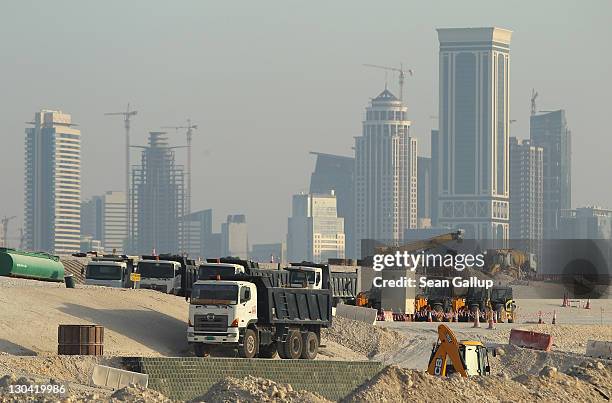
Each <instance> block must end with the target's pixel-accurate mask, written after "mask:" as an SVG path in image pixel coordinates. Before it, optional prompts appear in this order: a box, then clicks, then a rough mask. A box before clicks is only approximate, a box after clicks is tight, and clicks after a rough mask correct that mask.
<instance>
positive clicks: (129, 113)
mask: <svg viewBox="0 0 612 403" xmlns="http://www.w3.org/2000/svg"><path fill="white" fill-rule="evenodd" d="M137 113H138V111H134V110H130V104H129V103H128V104H127V108H126V109H125V112H108V113H105V114H104V115H106V116H123V126H124V128H125V204H126V208H127V233H128V242H131V239H132V238H131V236H132V232H131V225H130V224H131V219H132V211H131V210H132V209H131V201H130V121H131V119H132V117H134V116H136V114H137ZM128 247H131V245H128Z"/></svg>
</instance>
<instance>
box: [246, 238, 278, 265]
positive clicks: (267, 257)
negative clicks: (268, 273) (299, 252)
mask: <svg viewBox="0 0 612 403" xmlns="http://www.w3.org/2000/svg"><path fill="white" fill-rule="evenodd" d="M249 258H250V259H251V260H254V261H256V262H273V263H283V264H284V263H286V262H287V244H286V243H285V242H279V243H262V244H255V245H253V249H252V250H251V253H250V255H249Z"/></svg>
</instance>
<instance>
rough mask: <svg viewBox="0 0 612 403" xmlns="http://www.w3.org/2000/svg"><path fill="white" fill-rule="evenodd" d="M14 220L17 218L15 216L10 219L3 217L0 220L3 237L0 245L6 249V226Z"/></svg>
mask: <svg viewBox="0 0 612 403" xmlns="http://www.w3.org/2000/svg"><path fill="white" fill-rule="evenodd" d="M14 218H17V216H11V217H7V216H4V218H3V219H2V220H1V221H2V235H3V236H2V243H3V246H4V247H5V248H8V225H9V222H10V221H11V220H12V219H14Z"/></svg>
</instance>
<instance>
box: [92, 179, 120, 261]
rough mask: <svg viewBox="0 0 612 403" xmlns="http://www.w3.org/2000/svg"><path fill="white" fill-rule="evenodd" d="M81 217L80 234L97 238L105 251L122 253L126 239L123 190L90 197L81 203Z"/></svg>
mask: <svg viewBox="0 0 612 403" xmlns="http://www.w3.org/2000/svg"><path fill="white" fill-rule="evenodd" d="M81 218H82V226H81V235H83V236H91V237H92V238H93V239H95V240H99V241H100V242H101V245H102V248H103V249H104V250H105V251H106V252H109V253H110V252H112V251H113V250H115V251H116V252H117V253H123V251H124V250H125V242H126V241H127V202H126V198H125V192H122V191H108V192H106V193H104V194H103V195H102V196H94V197H92V198H91V200H88V201H87V202H84V203H83V204H82V209H81Z"/></svg>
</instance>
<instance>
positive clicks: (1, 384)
mask: <svg viewBox="0 0 612 403" xmlns="http://www.w3.org/2000/svg"><path fill="white" fill-rule="evenodd" d="M16 380H17V378H15V377H14V376H13V375H4V376H3V377H2V378H0V388H7V387H9V386H10V385H12V384H14V383H15V381H16Z"/></svg>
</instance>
